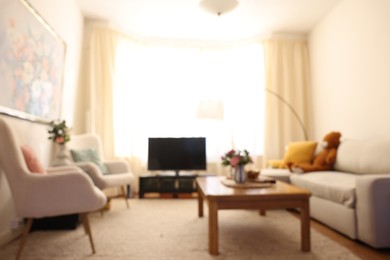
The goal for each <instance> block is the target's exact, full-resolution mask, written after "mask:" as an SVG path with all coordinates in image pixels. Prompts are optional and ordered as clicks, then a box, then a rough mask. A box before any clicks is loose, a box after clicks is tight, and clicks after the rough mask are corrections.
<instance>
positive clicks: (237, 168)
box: [221, 150, 253, 183]
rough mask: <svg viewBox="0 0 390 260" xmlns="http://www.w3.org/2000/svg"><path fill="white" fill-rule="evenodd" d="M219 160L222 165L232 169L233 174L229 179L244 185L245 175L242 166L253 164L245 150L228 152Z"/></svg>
mask: <svg viewBox="0 0 390 260" xmlns="http://www.w3.org/2000/svg"><path fill="white" fill-rule="evenodd" d="M221 159H222V165H224V166H231V169H234V174H232V175H233V176H230V177H232V178H233V179H234V180H235V181H236V182H237V183H244V182H245V181H246V177H247V175H246V173H245V169H244V166H245V165H246V164H248V163H252V162H253V161H252V158H251V157H250V156H249V152H248V151H247V150H244V151H239V150H237V151H236V150H230V151H228V152H227V153H225V154H224V155H223V156H222V157H221Z"/></svg>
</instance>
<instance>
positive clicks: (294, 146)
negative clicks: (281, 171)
mask: <svg viewBox="0 0 390 260" xmlns="http://www.w3.org/2000/svg"><path fill="white" fill-rule="evenodd" d="M316 147H317V142H314V141H301V142H291V143H289V144H288V146H287V150H286V153H285V154H284V158H283V162H282V165H281V167H282V168H283V167H286V164H287V163H288V162H292V163H296V164H299V163H310V162H311V161H312V159H313V155H314V152H315V150H316Z"/></svg>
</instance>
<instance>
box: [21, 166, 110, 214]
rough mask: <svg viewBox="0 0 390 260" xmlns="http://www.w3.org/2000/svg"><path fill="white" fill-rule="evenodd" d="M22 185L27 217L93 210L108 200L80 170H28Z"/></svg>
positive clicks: (24, 211) (23, 210) (22, 209)
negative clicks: (35, 172) (29, 171)
mask: <svg viewBox="0 0 390 260" xmlns="http://www.w3.org/2000/svg"><path fill="white" fill-rule="evenodd" d="M21 188H23V189H24V203H23V208H19V210H18V212H20V213H22V216H23V217H33V218H39V217H47V216H57V215H64V214H73V213H82V212H90V211H94V210H98V209H100V208H102V207H103V206H104V204H105V203H106V200H107V198H106V196H105V194H104V193H103V192H102V191H101V190H99V189H98V188H96V187H95V185H94V184H93V182H92V180H91V179H90V178H89V177H88V176H86V175H85V173H82V172H81V171H80V170H77V171H68V172H66V171H60V172H56V173H53V174H28V175H27V178H26V180H25V182H23V185H22V187H21ZM29 205H31V206H29Z"/></svg>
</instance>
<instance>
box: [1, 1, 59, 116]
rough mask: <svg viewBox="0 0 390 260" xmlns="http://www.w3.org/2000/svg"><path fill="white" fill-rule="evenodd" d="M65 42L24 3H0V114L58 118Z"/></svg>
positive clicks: (28, 4)
mask: <svg viewBox="0 0 390 260" xmlns="http://www.w3.org/2000/svg"><path fill="white" fill-rule="evenodd" d="M64 58H65V43H64V41H63V40H62V39H61V38H60V37H59V36H58V35H57V34H56V33H55V31H54V30H53V29H52V28H51V27H50V26H49V25H48V23H47V22H46V21H45V20H44V19H43V18H42V17H41V16H40V15H39V14H38V13H37V12H36V11H35V9H34V8H33V7H32V6H31V5H30V3H28V2H27V1H25V0H0V112H1V113H4V114H8V115H11V116H16V117H20V118H24V119H29V120H34V121H44V122H49V121H52V120H55V119H58V118H59V117H60V110H61V92H62V78H63V69H64Z"/></svg>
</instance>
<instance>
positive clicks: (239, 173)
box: [234, 165, 247, 183]
mask: <svg viewBox="0 0 390 260" xmlns="http://www.w3.org/2000/svg"><path fill="white" fill-rule="evenodd" d="M246 178H247V176H246V172H245V169H244V165H237V166H236V167H235V168H234V181H235V182H236V183H245V182H246Z"/></svg>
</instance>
